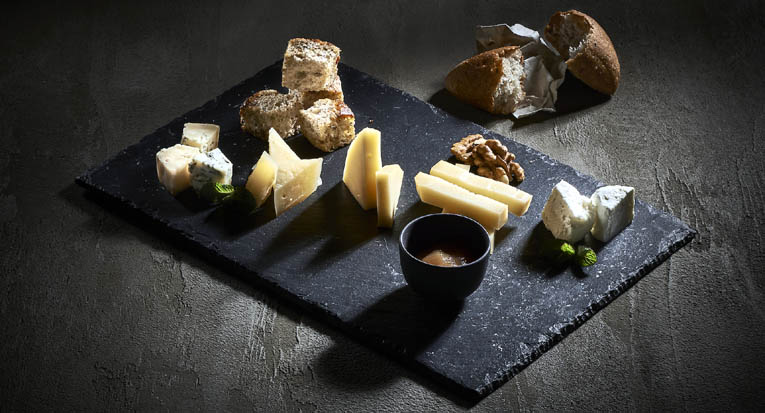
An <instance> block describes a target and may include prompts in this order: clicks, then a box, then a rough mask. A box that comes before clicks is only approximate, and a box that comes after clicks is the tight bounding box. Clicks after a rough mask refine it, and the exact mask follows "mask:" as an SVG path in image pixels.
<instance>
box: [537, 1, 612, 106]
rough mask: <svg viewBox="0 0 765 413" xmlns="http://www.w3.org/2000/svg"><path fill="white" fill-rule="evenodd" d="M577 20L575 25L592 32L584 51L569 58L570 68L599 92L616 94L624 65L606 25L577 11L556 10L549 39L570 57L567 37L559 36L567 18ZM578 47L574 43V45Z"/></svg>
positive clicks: (549, 24) (567, 63) (546, 36)
mask: <svg viewBox="0 0 765 413" xmlns="http://www.w3.org/2000/svg"><path fill="white" fill-rule="evenodd" d="M566 16H568V17H569V18H573V19H574V23H573V24H585V25H587V26H588V27H589V29H590V31H589V33H588V34H587V36H586V37H585V39H584V43H583V47H582V50H580V51H579V53H578V54H577V55H576V56H575V57H574V58H569V59H568V60H567V61H566V65H568V70H570V71H571V73H572V74H573V75H574V76H576V77H577V78H578V79H579V80H581V81H582V82H584V83H585V84H586V85H588V86H589V87H591V88H593V89H595V90H597V91H598V92H601V93H605V94H608V95H613V94H614V93H615V92H616V89H617V88H618V87H619V78H620V76H621V73H620V72H621V68H620V66H619V58H618V57H617V55H616V50H615V49H614V44H613V43H612V42H611V38H610V37H608V34H606V31H605V30H603V27H601V26H600V24H598V22H597V21H595V19H593V18H592V17H590V16H588V15H587V14H585V13H582V12H580V11H577V10H569V11H567V12H560V11H559V12H557V13H555V14H554V15H553V16H552V17H551V18H550V22H549V23H548V24H547V26H546V27H545V39H547V40H548V41H549V42H550V43H551V44H552V45H553V46H554V47H555V48H556V49H557V50H558V52H559V53H560V54H561V56H564V57H565V56H568V48H569V47H570V46H572V45H569V44H567V43H566V42H565V39H563V38H562V37H559V36H557V35H556V33H559V32H560V31H561V29H562V28H563V26H564V25H566V24H572V23H566V20H565V17H566ZM574 46H575V45H574Z"/></svg>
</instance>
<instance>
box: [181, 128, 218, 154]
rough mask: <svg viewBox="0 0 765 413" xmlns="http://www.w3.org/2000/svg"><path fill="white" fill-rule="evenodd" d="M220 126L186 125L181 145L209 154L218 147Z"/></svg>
mask: <svg viewBox="0 0 765 413" xmlns="http://www.w3.org/2000/svg"><path fill="white" fill-rule="evenodd" d="M219 135H220V126H218V125H214V124H212V123H186V124H185V125H183V136H182V137H181V145H186V146H193V147H195V148H199V150H200V151H202V152H209V151H211V150H213V149H215V148H217V147H218V137H219Z"/></svg>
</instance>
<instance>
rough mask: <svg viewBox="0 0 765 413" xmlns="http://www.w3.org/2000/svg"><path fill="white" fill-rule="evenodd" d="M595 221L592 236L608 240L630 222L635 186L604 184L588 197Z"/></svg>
mask: <svg viewBox="0 0 765 413" xmlns="http://www.w3.org/2000/svg"><path fill="white" fill-rule="evenodd" d="M590 200H591V202H592V208H593V215H594V218H595V221H594V223H593V226H592V230H591V233H592V236H593V237H595V238H596V239H598V240H600V241H603V242H608V241H610V240H611V239H612V238H613V237H614V236H616V234H618V233H619V232H621V231H622V230H623V229H624V228H626V227H627V225H629V224H630V223H631V222H632V218H633V217H634V214H635V188H632V187H629V186H619V185H612V186H604V187H602V188H598V190H596V191H595V193H593V194H592V196H591V197H590Z"/></svg>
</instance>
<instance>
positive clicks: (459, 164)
mask: <svg viewBox="0 0 765 413" xmlns="http://www.w3.org/2000/svg"><path fill="white" fill-rule="evenodd" d="M454 165H455V166H457V167H459V168H462V169H464V170H466V171H468V172H470V165H468V164H466V163H455V164H454Z"/></svg>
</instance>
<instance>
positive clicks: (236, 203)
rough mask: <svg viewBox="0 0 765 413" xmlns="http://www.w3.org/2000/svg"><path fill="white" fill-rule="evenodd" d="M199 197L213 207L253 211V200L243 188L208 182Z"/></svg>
mask: <svg viewBox="0 0 765 413" xmlns="http://www.w3.org/2000/svg"><path fill="white" fill-rule="evenodd" d="M199 196H200V197H202V198H203V199H205V200H207V201H208V202H210V203H211V204H213V205H223V206H230V207H235V208H237V209H241V210H243V211H249V212H252V211H254V210H255V198H253V196H252V194H251V193H250V191H248V190H247V189H246V188H244V187H240V186H234V185H228V184H221V183H214V182H210V183H208V184H206V185H205V186H203V187H202V190H201V191H199Z"/></svg>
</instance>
